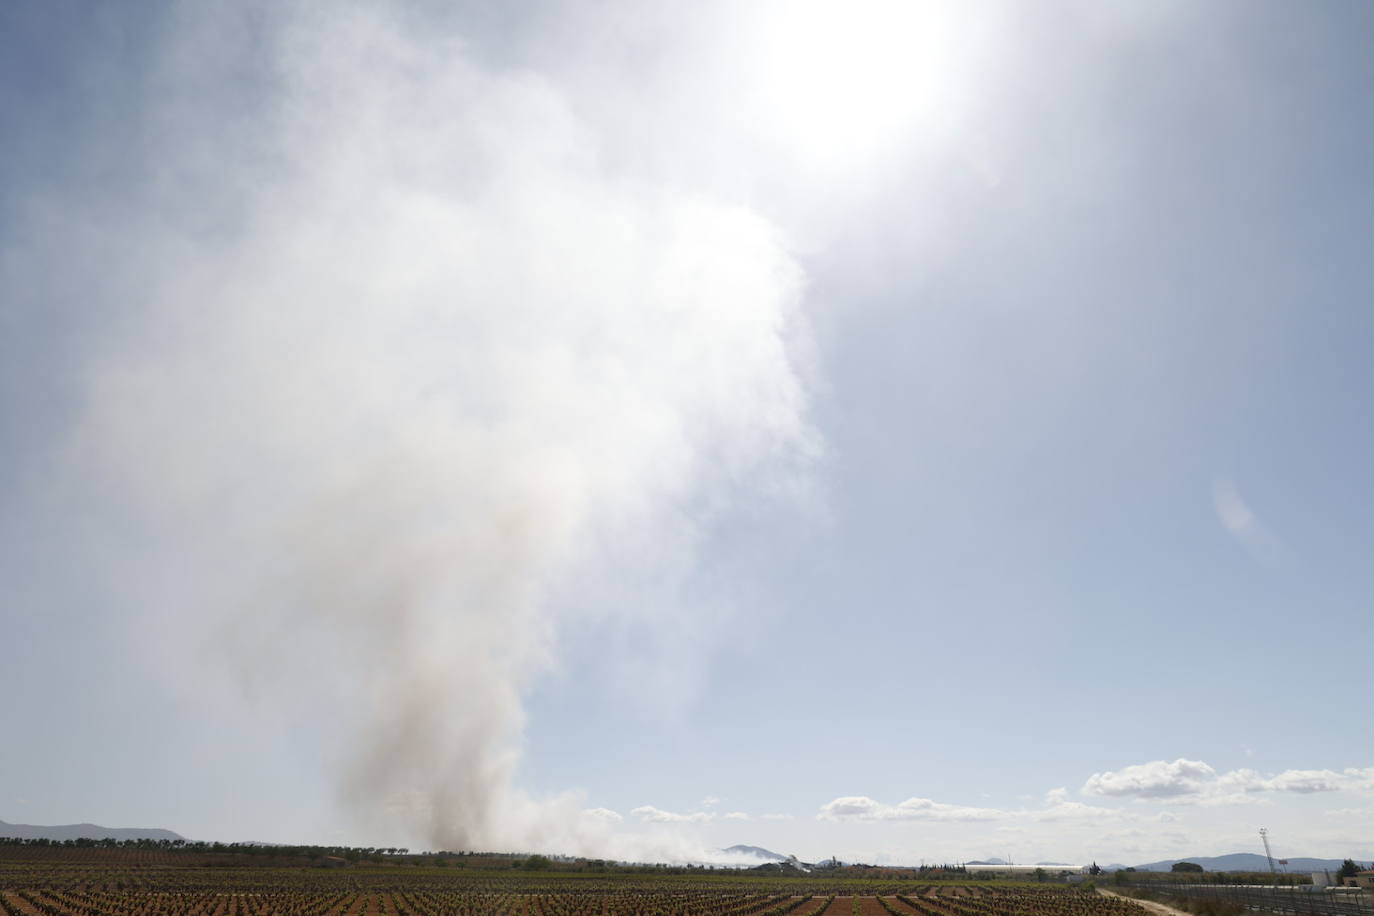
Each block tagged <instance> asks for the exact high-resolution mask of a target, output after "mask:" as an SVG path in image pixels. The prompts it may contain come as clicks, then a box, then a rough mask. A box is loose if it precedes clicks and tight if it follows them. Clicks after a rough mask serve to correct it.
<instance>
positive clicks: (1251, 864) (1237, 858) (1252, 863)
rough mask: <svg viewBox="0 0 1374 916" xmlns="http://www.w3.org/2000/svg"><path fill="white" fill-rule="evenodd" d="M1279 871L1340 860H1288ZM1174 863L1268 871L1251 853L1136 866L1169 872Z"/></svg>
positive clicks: (1330, 865)
mask: <svg viewBox="0 0 1374 916" xmlns="http://www.w3.org/2000/svg"><path fill="white" fill-rule="evenodd" d="M1277 861H1278V860H1275V863H1276V867H1277V868H1278V869H1279V870H1280V871H1289V872H1298V873H1303V872H1312V871H1323V870H1325V869H1331V870H1333V871H1334V870H1335V869H1337V868H1340V867H1341V860H1340V859H1313V858H1289V859H1288V860H1287V861H1288V864H1287V865H1277ZM1176 862H1192V863H1194V864H1196V865H1201V866H1202V867H1203V868H1204V869H1206V870H1207V871H1268V870H1269V861H1268V860H1267V859H1265V857H1264V856H1261V855H1258V854H1256V853H1253V852H1235V853H1231V854H1230V855H1228V856H1188V857H1186V858H1183V859H1164V860H1163V861H1160V862H1151V863H1149V864H1148V865H1137V866H1136V869H1137V870H1138V871H1169V870H1170V869H1171V868H1173V866H1174V864H1175V863H1176Z"/></svg>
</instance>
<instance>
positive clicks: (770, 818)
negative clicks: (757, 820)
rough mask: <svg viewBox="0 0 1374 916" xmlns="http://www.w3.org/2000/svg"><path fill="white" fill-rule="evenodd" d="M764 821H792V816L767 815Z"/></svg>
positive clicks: (763, 818)
mask: <svg viewBox="0 0 1374 916" xmlns="http://www.w3.org/2000/svg"><path fill="white" fill-rule="evenodd" d="M762 820H765V821H790V820H792V815H790V814H777V813H774V814H765V815H763V817H762Z"/></svg>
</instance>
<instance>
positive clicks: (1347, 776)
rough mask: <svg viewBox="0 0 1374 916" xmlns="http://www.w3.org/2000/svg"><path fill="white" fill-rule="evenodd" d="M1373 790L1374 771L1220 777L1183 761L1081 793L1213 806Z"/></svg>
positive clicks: (1138, 770)
mask: <svg viewBox="0 0 1374 916" xmlns="http://www.w3.org/2000/svg"><path fill="white" fill-rule="evenodd" d="M1371 787H1374V767H1366V768H1349V769H1345V770H1341V771H1336V770H1330V769H1318V770H1284V771H1283V772H1281V773H1278V774H1276V775H1272V776H1265V775H1264V774H1263V773H1260V772H1259V771H1257V770H1252V769H1249V768H1242V769H1238V770H1229V771H1227V772H1225V773H1218V772H1217V771H1216V770H1215V769H1214V768H1213V767H1211V766H1210V765H1208V764H1206V763H1204V762H1202V761H1200V760H1187V759H1184V758H1182V757H1180V758H1179V759H1177V760H1174V761H1173V762H1168V761H1164V760H1153V761H1150V762H1149V763H1139V764H1134V765H1132V766H1128V767H1123V768H1122V769H1120V770H1115V771H1108V772H1105V773H1094V774H1093V775H1092V776H1090V777H1088V781H1087V782H1086V783H1084V784H1083V791H1084V792H1085V793H1087V794H1089V795H1099V796H1110V797H1117V798H1137V799H1158V800H1163V801H1169V802H1175V803H1184V804H1199V805H1208V806H1215V805H1232V804H1252V803H1255V802H1262V801H1263V800H1264V799H1263V798H1262V797H1261V796H1263V795H1264V794H1266V793H1295V794H1299V795H1312V794H1316V793H1320V792H1350V791H1368V790H1369V789H1370V788H1371Z"/></svg>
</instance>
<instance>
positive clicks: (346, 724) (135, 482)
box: [20, 5, 814, 859]
mask: <svg viewBox="0 0 1374 916" xmlns="http://www.w3.org/2000/svg"><path fill="white" fill-rule="evenodd" d="M308 10H309V7H308V6H300V7H279V6H277V5H271V6H266V7H263V8H262V9H258V10H255V11H253V12H252V14H251V15H245V16H243V17H237V18H234V17H229V18H228V19H226V18H225V17H224V16H216V15H213V14H210V13H207V12H204V11H202V9H201V8H199V7H188V8H185V10H184V11H183V13H182V14H180V15H179V16H178V17H177V18H176V20H175V21H174V23H173V26H172V32H171V35H170V36H169V38H168V41H169V48H170V50H169V51H167V53H166V55H165V56H164V57H162V58H160V59H159V61H158V63H157V64H156V66H154V67H153V68H152V71H153V73H154V77H153V78H152V79H150V81H149V83H148V86H147V92H148V98H147V99H146V100H144V104H143V105H142V107H141V110H142V111H143V112H144V115H143V118H142V120H141V122H140V123H139V124H137V125H135V126H134V132H135V133H136V134H137V135H138V138H139V139H138V145H139V147H140V148H141V149H142V150H144V151H145V153H146V156H147V160H146V161H145V162H144V163H143V165H141V166H140V167H139V169H138V170H137V171H138V174H137V175H136V176H135V177H134V178H133V179H131V180H130V181H128V182H127V183H126V184H125V185H124V186H123V190H121V191H120V192H118V194H117V195H116V197H115V199H109V198H108V197H107V198H102V199H89V198H82V197H80V196H78V195H77V194H75V193H70V194H63V193H60V192H53V193H51V194H49V195H47V196H45V197H40V198H37V199H35V201H33V202H32V205H31V207H30V223H29V229H30V233H29V237H30V241H29V243H28V245H27V248H26V258H27V259H28V260H27V261H26V264H27V266H25V267H23V268H22V270H21V271H20V272H21V273H23V272H26V271H31V272H32V275H33V276H35V277H36V276H40V275H47V274H53V273H57V274H61V275H62V276H63V277H64V279H63V280H62V282H63V283H64V284H66V285H67V286H69V287H72V288H73V289H69V290H68V292H69V293H72V292H75V293H77V294H79V296H80V297H81V298H82V299H83V301H84V302H86V303H87V305H88V307H96V308H98V310H99V311H101V313H102V314H103V315H104V316H105V319H104V320H105V321H107V322H108V327H106V328H103V329H102V332H101V333H100V334H99V335H98V336H96V337H95V339H96V340H97V342H95V343H92V344H89V345H88V347H89V352H88V353H87V354H86V358H85V359H84V360H83V366H84V368H83V370H82V372H81V374H80V376H79V380H80V381H79V387H80V393H81V407H80V410H79V415H78V419H77V421H76V423H75V424H74V431H73V432H72V434H71V436H70V438H69V439H68V441H67V445H66V450H65V459H64V463H63V471H64V475H65V476H64V487H66V488H67V490H68V491H69V493H76V494H84V495H85V498H86V499H88V500H89V501H91V502H92V503H93V504H98V505H99V506H100V511H99V512H98V513H97V516H98V518H99V519H101V520H102V521H98V522H97V523H96V524H97V526H99V525H104V526H106V527H105V528H104V529H103V530H104V531H105V534H106V535H107V536H109V537H111V538H112V539H116V540H117V539H119V538H118V537H117V535H119V533H120V532H124V533H125V534H126V535H127V538H128V539H127V541H126V543H125V544H124V546H122V547H121V548H119V550H120V553H119V560H118V561H117V565H121V572H120V573H119V574H118V575H117V576H116V577H115V581H116V583H117V585H116V587H119V588H123V589H124V590H125V591H126V592H127V593H128V594H130V595H133V596H135V597H134V598H132V599H130V600H131V602H132V601H137V602H139V603H142V604H144V605H145V606H146V612H145V613H143V614H140V615H139V616H138V620H137V622H136V624H135V625H136V626H138V627H147V628H149V629H150V630H151V629H153V628H163V629H165V630H167V631H169V632H175V633H178V634H180V637H179V638H184V639H186V640H192V641H195V642H196V643H198V644H200V645H202V646H206V645H208V646H209V649H208V651H209V652H210V653H211V654H212V655H214V656H215V657H218V658H222V659H224V660H225V661H227V663H228V666H229V669H230V670H231V671H232V672H233V673H234V676H235V678H236V679H237V680H238V682H239V683H240V684H241V686H242V687H243V688H244V689H245V691H246V692H247V693H248V695H249V696H250V697H251V698H253V699H254V700H255V702H256V703H257V704H259V708H261V709H263V711H264V714H266V715H281V716H285V717H286V718H287V719H288V720H291V721H295V722H298V723H303V724H302V727H301V728H300V736H301V737H300V740H301V741H304V742H313V743H314V745H316V746H317V752H318V753H319V754H320V755H321V757H322V758H323V759H324V761H325V764H324V765H326V766H327V767H328V768H329V769H331V770H332V771H334V772H336V773H337V774H338V778H337V790H338V792H339V794H340V797H341V798H342V799H344V800H345V801H346V802H347V803H348V804H349V805H350V806H351V807H352V808H353V810H355V811H356V812H357V813H358V814H359V817H360V821H361V823H364V824H366V825H367V826H368V827H369V829H378V830H392V831H400V832H401V833H402V834H403V835H406V836H409V837H411V838H413V839H414V840H415V841H418V842H423V843H427V844H429V845H431V846H432V847H435V848H448V849H472V848H510V849H541V850H547V851H557V852H575V853H584V854H593V855H610V856H615V857H618V858H648V857H656V858H668V859H671V858H684V857H700V856H701V855H702V852H701V851H700V850H692V849H689V848H685V847H683V845H682V842H683V841H682V840H680V839H679V838H676V836H675V835H673V834H669V833H665V834H662V835H657V836H650V837H647V838H644V837H640V838H636V839H633V840H631V839H629V838H626V837H623V836H620V835H618V834H617V832H616V825H615V823H614V821H613V820H612V819H610V818H607V817H603V816H599V815H598V814H597V812H595V811H593V812H584V811H583V810H582V808H583V804H582V802H581V800H580V799H579V798H578V797H577V796H576V794H570V795H567V796H563V797H560V798H556V799H553V800H542V801H537V800H532V799H530V798H528V797H526V796H525V795H524V794H522V793H521V792H520V791H519V790H518V788H517V787H516V785H515V784H514V782H513V775H514V772H515V768H516V766H517V764H518V761H519V757H520V752H521V735H522V728H523V723H524V708H523V697H524V696H525V695H526V693H527V691H528V690H529V689H530V687H531V684H532V683H533V682H534V681H535V680H536V679H537V678H538V677H539V676H540V675H541V674H542V673H545V672H547V671H548V670H549V668H550V666H551V665H552V664H554V662H555V660H556V655H557V651H558V648H557V647H558V634H559V631H560V628H561V627H565V626H567V625H568V624H569V623H570V622H571V621H573V620H576V619H592V618H596V617H598V616H599V615H603V614H606V613H609V612H608V611H606V610H604V609H598V607H596V606H595V605H594V603H593V602H590V601H587V600H579V596H583V597H584V598H585V596H586V595H589V594H593V593H594V592H595V591H596V589H595V587H594V585H593V583H595V582H596V581H597V580H598V579H601V578H603V577H608V576H609V575H610V574H612V573H613V572H614V573H615V574H617V575H619V574H622V573H623V574H625V575H635V574H643V575H648V576H653V575H655V574H657V573H656V571H667V573H669V574H677V573H680V572H681V571H682V570H684V569H689V568H690V556H691V551H692V548H693V544H694V542H695V541H696V540H697V539H698V537H699V536H700V534H701V532H702V530H703V528H704V527H705V526H708V525H709V524H710V520H711V519H712V518H713V517H714V516H715V515H716V514H718V513H719V512H720V511H721V510H723V509H724V508H725V507H726V506H728V504H729V503H730V502H731V500H732V499H734V498H737V497H738V496H739V495H740V494H741V493H742V492H744V490H745V488H750V489H763V490H768V489H774V488H776V487H778V486H785V482H786V480H787V479H789V478H791V477H793V476H794V475H795V474H796V473H797V471H798V469H799V468H800V467H801V466H802V465H803V464H804V463H805V461H806V458H807V456H808V455H809V454H810V453H812V452H813V451H814V443H813V436H812V433H811V431H810V430H809V428H808V425H807V421H806V397H805V391H804V386H803V384H802V382H801V380H800V378H799V373H798V370H797V366H796V349H795V345H796V343H795V342H796V341H797V340H798V339H799V338H801V337H804V334H805V328H804V325H803V322H802V319H801V317H800V316H799V314H798V312H797V305H798V298H799V292H800V284H801V276H800V271H799V269H798V267H797V265H796V264H795V263H794V261H793V260H792V259H791V257H790V256H789V254H788V252H787V251H786V250H785V247H784V246H783V245H782V244H781V243H780V240H779V237H778V233H777V232H776V231H775V230H774V228H773V227H772V226H771V225H770V224H769V223H768V222H766V221H765V220H763V219H762V218H760V217H759V216H758V215H756V214H754V213H752V212H750V211H748V210H745V209H740V208H737V207H732V206H728V205H725V204H723V203H721V202H718V201H716V200H712V199H708V198H705V197H702V196H697V195H693V194H689V193H685V192H683V191H681V190H676V189H669V188H666V187H658V186H654V185H651V184H648V183H646V182H644V181H637V180H631V179H626V178H618V177H617V176H615V175H612V174H608V173H607V172H606V170H605V169H604V168H603V167H602V166H601V165H600V164H599V161H598V155H597V144H596V137H595V136H594V135H592V134H591V132H590V131H588V130H587V129H586V128H585V127H584V126H582V125H580V124H579V123H578V122H577V120H576V119H575V118H574V117H573V116H572V115H571V114H570V112H569V109H568V108H567V106H566V105H565V104H564V103H563V102H562V101H561V100H560V98H559V96H558V94H557V93H556V92H555V91H553V90H552V89H551V88H550V87H549V86H548V85H546V84H545V83H544V82H542V81H541V80H540V79H539V78H538V77H537V76H533V75H530V74H527V73H504V72H496V71H493V70H491V69H488V68H484V67H483V66H481V65H479V64H478V63H476V62H475V61H474V60H472V59H471V58H470V57H468V56H467V55H466V54H465V52H464V50H463V47H462V45H461V44H460V43H459V42H457V41H456V40H450V39H448V38H444V37H442V36H435V35H430V34H426V33H423V32H421V31H420V30H419V29H418V28H416V27H412V26H411V25H408V24H407V23H406V22H404V21H403V20H401V19H400V18H398V17H395V16H390V15H386V14H383V13H380V12H375V11H368V12H354V13H353V14H350V15H347V16H339V15H331V16H330V17H329V19H328V21H324V20H322V19H316V18H314V17H313V16H312V15H311V14H310V13H309V12H308ZM235 70H240V71H243V72H242V73H239V74H238V76H239V77H243V76H244V74H245V73H246V74H247V76H246V77H245V79H243V80H240V81H239V82H238V83H236V85H237V86H239V88H236V89H235V90H234V91H233V92H232V93H231V92H227V91H224V92H221V91H219V90H218V88H217V87H219V86H220V85H221V84H228V83H229V82H231V78H233V77H235V74H234V73H233V72H232V71H235ZM72 498H76V497H72ZM135 532H137V533H138V534H137V535H136V534H135ZM111 562H112V564H115V563H116V561H113V560H112V561H111ZM671 604H672V603H671V601H665V602H664V605H663V607H662V608H655V607H652V606H650V607H642V608H639V609H637V610H636V611H635V614H637V615H640V616H645V615H655V614H659V613H671V612H672V611H671ZM393 835H394V834H393Z"/></svg>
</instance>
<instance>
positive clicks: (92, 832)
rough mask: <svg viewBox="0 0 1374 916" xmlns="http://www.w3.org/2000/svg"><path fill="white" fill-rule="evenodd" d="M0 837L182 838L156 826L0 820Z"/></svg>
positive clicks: (43, 838)
mask: <svg viewBox="0 0 1374 916" xmlns="http://www.w3.org/2000/svg"><path fill="white" fill-rule="evenodd" d="M0 837H14V838H15V839H20V840H58V841H62V840H80V839H88V840H184V839H186V838H185V837H184V836H182V835H181V834H179V833H173V832H172V831H170V830H162V829H161V828H158V827H101V826H100V825H99V824H60V825H57V826H53V827H44V826H41V825H38V824H8V823H6V822H5V821H0Z"/></svg>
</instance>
